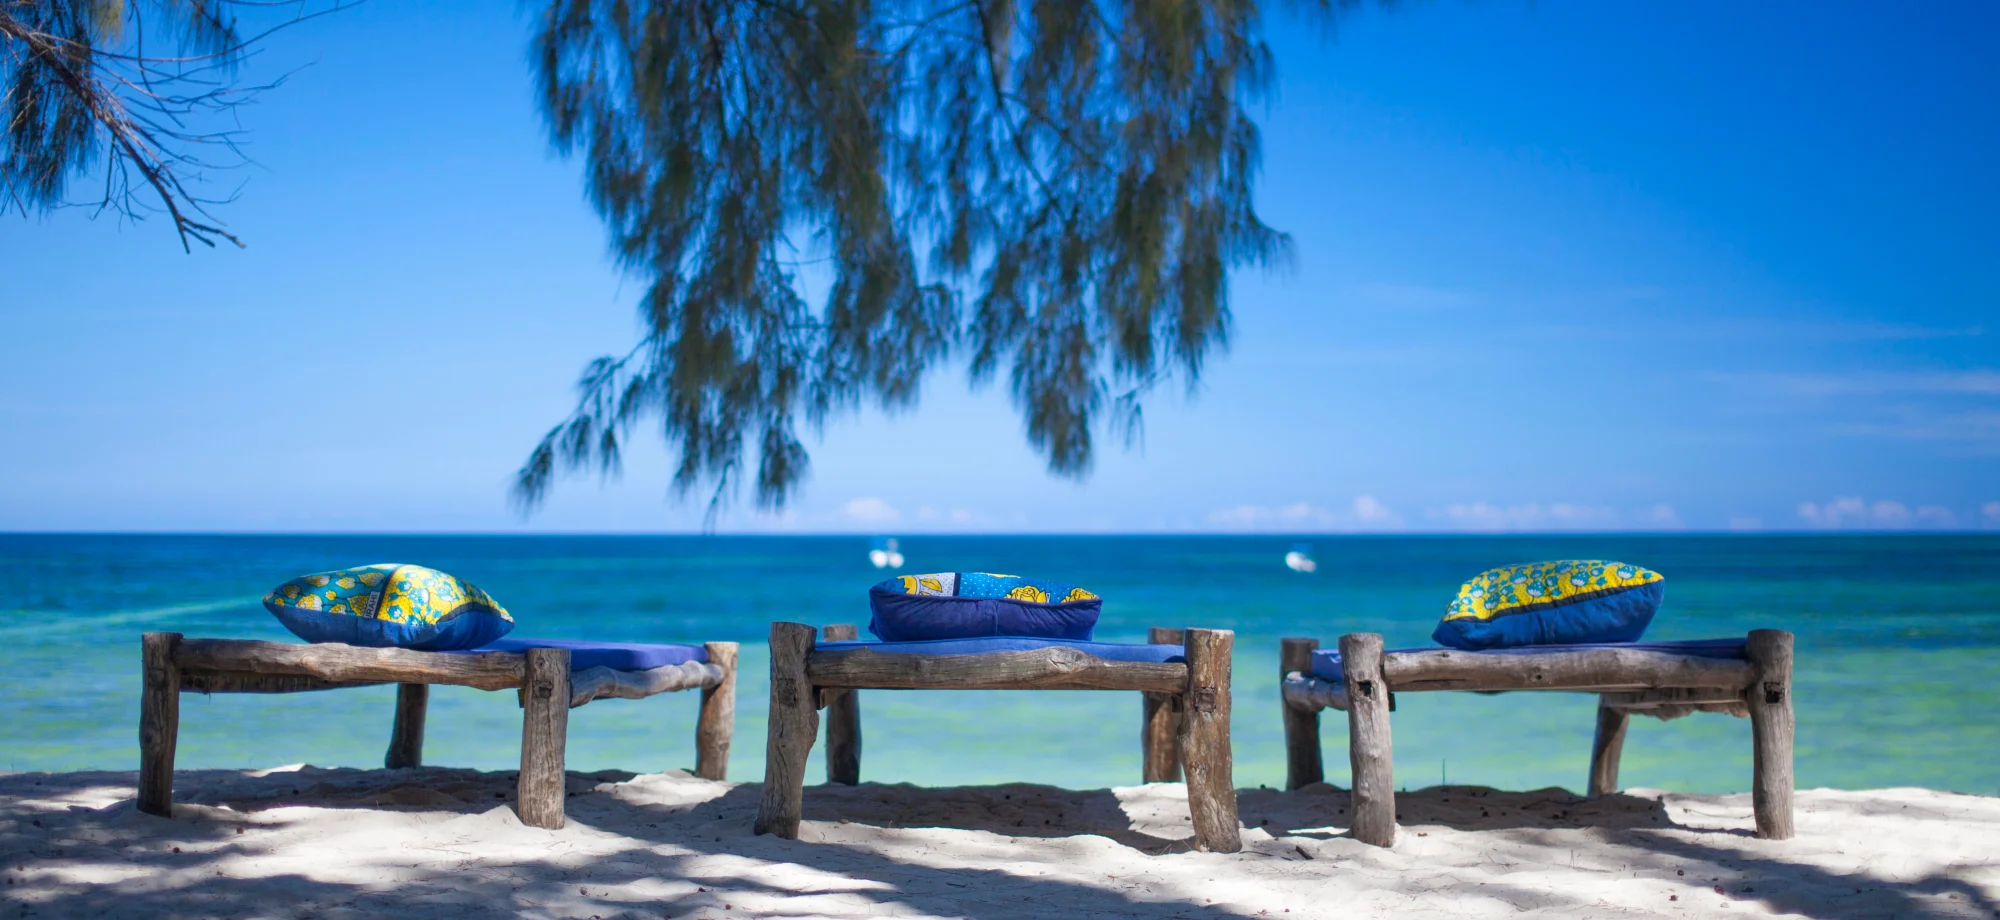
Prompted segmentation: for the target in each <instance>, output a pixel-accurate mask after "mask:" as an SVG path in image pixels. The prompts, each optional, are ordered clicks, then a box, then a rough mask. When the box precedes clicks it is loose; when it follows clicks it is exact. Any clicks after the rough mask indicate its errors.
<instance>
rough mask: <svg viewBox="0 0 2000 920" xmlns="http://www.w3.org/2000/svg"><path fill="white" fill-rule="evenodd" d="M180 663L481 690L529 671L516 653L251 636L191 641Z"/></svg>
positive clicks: (514, 682)
mask: <svg viewBox="0 0 2000 920" xmlns="http://www.w3.org/2000/svg"><path fill="white" fill-rule="evenodd" d="M174 663H175V664H177V665H179V666H180V667H181V668H183V669H186V670H191V671H253V672H256V673H259V674H298V675H303V676H306V677H317V678H320V679H322V680H335V681H382V682H387V683H406V684H457V685H461V686H466V687H478V688H479V689H481V690H505V689H507V688H509V687H519V686H521V679H522V675H523V673H524V672H525V670H526V664H525V660H524V659H523V657H522V656H521V655H520V654H519V653H516V652H482V653H480V654H477V655H463V654H450V653H445V652H417V651H411V650H409V649H401V648H361V647H360V646H354V645H340V644H337V643H325V644H319V645H293V644H290V643H285V642H260V641H256V640H250V639H185V640H182V642H181V643H180V647H179V649H178V650H177V651H176V652H175V653H174Z"/></svg>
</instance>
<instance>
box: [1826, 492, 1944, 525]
mask: <svg viewBox="0 0 2000 920" xmlns="http://www.w3.org/2000/svg"><path fill="white" fill-rule="evenodd" d="M1799 520H1801V521H1803V522H1805V524H1806V525H1807V526H1809V527H1815V528H1818V529H1821V530H1934V529H1941V528H1950V527H1955V526H1957V525H1958V515H1957V514H1954V513H1953V512H1952V510H1951V509H1949V508H1946V507H1943V506H1941V505H1919V506H1917V507H1916V508H1911V507H1910V506H1908V505H1905V504H1903V503H1902V502H1899V501H1895V500H1893V499H1877V500H1875V501H1865V500H1863V499H1862V498H1861V496H1858V495H1847V496H1842V497H1839V498H1836V499H1834V500H1832V501H1829V502H1800V503H1799Z"/></svg>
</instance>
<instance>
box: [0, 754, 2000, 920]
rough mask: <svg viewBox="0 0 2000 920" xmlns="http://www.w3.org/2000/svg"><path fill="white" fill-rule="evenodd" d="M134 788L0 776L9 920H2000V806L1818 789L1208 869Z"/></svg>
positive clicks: (644, 813) (988, 822)
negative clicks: (150, 799) (1784, 804)
mask: <svg viewBox="0 0 2000 920" xmlns="http://www.w3.org/2000/svg"><path fill="white" fill-rule="evenodd" d="M133 782H134V774H131V773H114V772H95V773H92V772H84V773H55V774H41V773H16V774H9V775H6V776H0V874H4V883H0V911H4V914H0V915H4V916H5V917H9V918H11V917H81V916H91V917H99V916H102V917H147V918H164V917H256V918H266V917H268V918H342V917H357V918H358V917H408V918H424V920H429V918H444V917H489V916H491V917H498V916H521V917H561V918H598V920H610V918H663V917H672V918H683V917H787V918H805V917H885V916H893V917H969V918H1003V917H1083V916H1102V917H1190V918H1200V917H1279V916H1296V917H1377V916H1385V917H1386V916H1395V917H1454V918H1462V917H1487V916H1508V917H1513V916H1548V917H1600V916H1661V917H1687V916H1764V915H1774V916H1786V917H1816V918H1817V917H1827V918H1832V917H1839V918H1848V917H1992V916H1995V915H1996V912H2000V799H1994V798H1988V797H1980V796H1967V795H1955V794H1950V793H1943V792H1934V791H1930V790H1923V789H1885V790H1875V791H1868V792H1845V791H1836V790H1809V791H1803V792H1801V793H1800V794H1799V796H1798V828H1799V835H1798V837H1797V838H1796V839H1793V840H1789V841H1782V842H1772V841H1763V840H1758V839H1755V838H1754V837H1752V836H1751V835H1750V827H1751V822H1750V808H1749V801H1748V798H1747V797H1746V796H1743V795H1724V796H1702V795H1682V794H1678V793H1665V792H1659V791H1648V790H1633V791H1631V792H1628V793H1626V794H1623V795H1617V796H1610V797H1606V798H1603V799H1599V800H1595V801H1591V800H1584V799H1581V798H1579V797H1577V796H1575V795H1572V794H1570V793H1568V792H1565V791H1562V790H1559V789H1547V790H1540V791H1535V792H1498V791H1494V790H1490V789H1483V788H1475V787H1440V788H1431V789H1423V790H1417V791H1412V792H1409V793H1407V794H1405V795H1404V796H1402V797H1401V798H1400V799H1399V806H1400V810H1401V813H1402V821H1401V825H1402V828H1403V833H1402V836H1401V838H1400V840H1399V841H1398V842H1397V844H1396V846H1395V847H1394V848H1393V849H1388V850H1382V849H1377V848H1374V847H1369V846H1365V845H1362V844H1360V843H1358V842H1356V841H1354V840H1351V839H1348V838H1347V837H1345V836H1344V832H1345V828H1344V821H1345V808H1346V804H1347V796H1346V794H1345V793H1343V792H1341V791H1339V790H1337V789H1334V788H1332V787H1330V786H1312V787H1308V788H1306V789H1303V790H1300V791H1297V792H1291V793H1282V792H1277V791H1272V790H1264V789H1247V790H1243V791H1242V793H1241V805H1242V816H1243V823H1244V825H1245V826H1246V827H1247V828H1248V831H1247V832H1246V833H1245V838H1244V839H1245V849H1244V851H1243V852H1242V853H1238V854H1232V855H1217V854H1210V853H1194V852H1185V851H1184V850H1183V846H1182V845H1181V844H1179V843H1178V841H1180V840H1182V839H1183V838H1185V837H1187V836H1188V835H1189V834H1190V833H1191V830H1190V828H1189V826H1188V819H1187V812H1186V803H1185V798H1184V792H1183V790H1182V787H1180V786H1179V785H1174V784H1158V785H1152V786H1135V787H1127V788H1118V789H1110V790H1091V791H1071V790H1064V789H1056V788H1051V787H1046V786H1034V785H1006V786H983V787H964V788H934V789H933V788H919V787H913V786H884V785H875V784H864V785H861V786H858V787H831V786H826V787H812V788H809V789H808V790H807V795H806V819H807V820H806V824H805V826H804V829H803V831H802V834H801V839H800V840H797V841H785V840H778V839H775V838H771V837H757V836H753V835H752V834H751V833H750V824H751V818H752V815H753V814H754V812H755V808H756V800H757V796H758V794H759V787H758V786H757V785H756V784H754V783H720V782H710V781H706V780H701V779H696V778H694V777H692V776H690V775H688V774H685V773H681V772H669V773H663V774H650V775H636V776H635V775H632V774H626V773H616V772H601V773H596V774H575V773H573V774H571V775H570V777H569V782H570V794H571V798H570V799H569V815H570V822H569V825H568V826H567V827H566V828H564V829H562V830H560V831H544V830H538V829H535V828H530V827H526V826H523V825H522V824H521V823H520V821H519V820H518V819H517V818H516V817H515V815H514V813H513V811H512V809H511V808H510V807H509V806H508V804H507V800H508V797H509V796H510V794H511V789H512V786H513V778H512V776H511V774H508V773H504V772H492V773H484V772H478V771H472V770H454V769H443V768H420V769H416V770H401V771H389V770H350V769H338V770H326V769H319V768H314V767H307V766H291V767H281V768H277V769H273V770H258V771H219V770H209V771H188V772H184V773H182V774H180V776H179V783H178V788H179V793H178V794H179V797H180V803H181V804H179V805H178V806H177V811H176V816H175V817H174V818H173V819H171V820H168V819H162V818H156V817H151V816H147V815H144V814H140V813H138V812H137V811H135V810H134V809H133V806H132V794H133Z"/></svg>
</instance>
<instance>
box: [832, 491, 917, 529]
mask: <svg viewBox="0 0 2000 920" xmlns="http://www.w3.org/2000/svg"><path fill="white" fill-rule="evenodd" d="M840 513H841V514H842V515H844V516H845V517H846V518H847V519H848V520H849V521H852V522H854V523H856V524H894V523H896V522H897V521H900V520H902V519H903V513H902V512H900V511H897V510H896V506H894V505H891V504H889V503H888V502H885V501H883V500H881V499H879V498H872V497H871V498H857V499H854V500H852V501H850V502H848V503H847V504H846V506H844V507H842V508H841V510H840Z"/></svg>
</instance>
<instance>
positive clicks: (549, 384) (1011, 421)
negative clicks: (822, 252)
mask: <svg viewBox="0 0 2000 920" xmlns="http://www.w3.org/2000/svg"><path fill="white" fill-rule="evenodd" d="M530 6H532V4H530ZM528 33H529V25H528V22H527V20H526V19H525V18H524V16H523V15H521V14H519V13H516V12H514V11H511V10H506V9H504V8H502V7H496V5H495V4H491V3H472V2H466V3H431V4H405V3H386V2H384V3H369V4H364V5H362V6H361V7H359V8H357V9H354V10H350V11H348V12H345V13H342V14H339V15H337V16H333V17H329V18H325V19H321V20H318V21H316V22H314V23H311V24H308V25H306V26H303V27H301V28H298V29H294V30H291V31H289V32H286V33H282V34H281V35H280V36H279V37H278V38H276V39H275V40H273V41H272V42H271V43H270V44H269V45H268V47H267V48H266V49H265V51H264V52H263V57H262V59H261V66H263V67H266V68H270V69H273V70H276V69H283V68H289V67H292V66H297V65H302V64H303V65H309V66H306V67H305V68H304V69H303V70H302V71H301V72H299V73H297V74H296V75H295V76H293V77H292V78H291V79H290V80H289V81H288V82H287V83H286V84H285V85H284V86H282V87H280V88H279V89H277V90H275V91H272V92H271V93H269V94H267V95H266V96H265V97H264V98H263V100H262V102H261V103H260V104H258V105H257V106H256V107H255V108H254V109H252V110H251V111H249V112H248V113H247V114H246V115H245V117H244V121H245V127H246V128H247V129H248V130H249V131H250V132H251V141H252V147H251V152H252V155H253V156H254V157H255V159H256V161H257V165H256V166H255V167H254V168H251V169H248V170H244V171H241V172H239V173H236V174H232V175H228V176H225V177H223V182H224V183H225V185H224V188H225V189H226V188H227V187H229V186H233V185H235V184H239V183H240V184H241V186H242V188H241V193H240V197H239V198H238V200H236V201H235V202H234V203H232V204H229V205H228V206H226V208H225V209H223V210H222V211H221V216H222V217H223V218H224V219H225V220H226V221H227V222H228V223H229V226H230V227H231V229H232V230H234V231H236V232H238V233H239V234H241V235H242V236H243V237H244V238H245V239H246V240H248V241H249V243H250V248H248V249H247V250H242V251H233V250H232V251H221V250H217V251H201V252H196V253H195V254H193V255H184V254H182V253H181V251H180V249H179V247H178V245H177V244H176V243H175V242H174V240H173V239H172V238H171V235H170V233H169V231H168V228H167V227H165V226H164V225H163V224H161V223H160V222H159V221H150V222H147V223H143V224H138V225H127V224H121V223H119V222H117V221H115V220H112V219H109V218H100V219H97V220H94V221H93V220H90V219H87V216H86V215H85V214H84V213H82V212H79V211H67V212H62V213H58V214H56V215H54V216H52V217H48V218H28V219H23V218H20V217H18V216H9V217H6V218H4V219H0V432H4V434H0V443H4V446H5V450H0V529H7V530H169V531H181V530H199V531H520V530H532V531H687V530H693V529H697V528H698V527H699V526H700V520H701V513H702V510H703V509H702V507H701V505H700V503H699V502H697V503H695V504H694V505H692V506H686V505H681V504H677V503H675V502H674V501H672V500H671V499H670V498H669V497H668V489H667V485H666V480H667V475H666V472H665V465H666V458H665V454H664V451H662V450H661V449H659V448H658V446H657V444H656V443H653V442H647V443H646V444H645V445H644V446H642V447H641V448H640V449H638V450H635V451H634V452H633V454H632V455H631V456H630V458H629V459H628V464H627V471H626V474H625V476H624V477H623V478H622V479H620V480H618V481H616V482H612V483H609V484H600V483H599V482H597V481H596V480H594V479H590V478H577V479H573V480H568V481H565V482H564V483H563V484H561V485H560V486H559V487H558V488H557V490H556V492H555V494H554V496H553V498H552V500H551V502H550V503H549V505H548V507H547V508H546V509H545V510H544V511H543V512H541V513H540V514H538V515H536V516H534V517H532V518H527V519H523V518H521V517H520V516H519V515H517V514H516V513H514V511H512V510H511V509H510V508H509V506H508V505H507V503H506V486H507V483H508V481H509V477H510V476H511V474H512V472H513V471H514V469H515V468H516V467H517V466H518V465H519V463H520V462H521V460H522V458H523V457H524V456H525V455H526V452H527V451H528V449H529V448H530V447H531V446H532V445H533V444H534V442H535V440H536V439H537V438H538V437H539V436H540V434H541V433H542V431H544V430H545V429H546V428H547V427H548V426H549V425H550V424H552V423H554V422H555V421H556V420H557V419H559V418H560V417H562V415H563V414H564V413H565V412H566V411H567V410H568V408H569V403H570V400H571V393H572V384H573V382H574V380H575V378H576V375H577V372H578V371H579V370H580V369H581V368H582V367H583V365H584V364H585V362H587V361H588V360H589V359H590V358H592V357H595V356H597V355H599V354H604V353H609V352H622V351H623V350H624V349H625V348H626V347H628V346H629V344H630V343H631V342H632V341H633V340H634V337H635V335H636V332H637V324H636V319H635V315H634V310H633V304H634V302H635V301H636V298H637V295H638V293H639V290H640V285H639V284H637V283H635V282H633V281H631V280H630V279H621V278H620V276H619V275H618V273H617V272H616V271H615V270H614V269H613V268H612V267H611V266H610V264H609V261H608V260H607V259H606V258H605V255H604V253H605V250H604V234H603V231H602V229H601V225H600V224H599V223H598V221H597V220H596V218H595V217H594V216H593V215H592V213H591V212H590V210H589V209H588V207H587V206H586V205H585V204H584V202H583V199H582V194H581V188H582V184H581V178H580V170H579V167H578V166H577V164H575V163H573V162H566V161H564V160H562V159H560V158H558V157H557V156H555V155H554V154H553V153H552V152H551V150H550V148H549V146H548V143H547V141H546V137H545V135H544V134H543V132H542V129H541V127H540V125H539V122H538V120H537V116H536V115H535V112H534V108H533V105H532V95H531V93H530V88H529V77H528V70H527V67H526V64H525V46H526V41H527V36H528ZM1269 37H1270V39H1271V41H1272V43H1273V47H1274V50H1275V51H1276V54H1277V63H1278V73H1279V82H1278V92H1277V95H1276V97H1275V98H1274V99H1273V100H1272V101H1271V103H1270V104H1269V105H1268V106H1267V107H1265V108H1264V109H1262V110H1261V111H1260V113H1259V120H1260V123H1261V124H1262V126H1263V129H1264V132H1265V135H1264V137H1265V158H1264V171H1263V177H1262V180H1261V184H1260V188H1259V200H1260V208H1261V210H1262V213H1263V214H1264V216H1265V218H1266V220H1267V221H1269V222H1270V223H1272V224H1274V225H1275V226H1277V227H1279V228H1280V229H1283V230H1285V231H1288V232H1289V233H1291V234H1292V236H1293V238H1294V241H1295V246H1296V253H1297V262H1296V265H1295V266H1294V268H1293V269H1292V270H1290V271H1288V272H1284V273H1281V274H1277V275H1259V274H1244V275H1240V276H1239V277H1238V278H1237V279H1236V281H1235V284H1234V289H1233V291H1234V292H1233V308H1234V312H1235V317H1236V324H1235V328H1234V333H1233V336H1232V343H1231V348H1230V351H1229V353H1228V354H1226V355H1225V356H1223V357H1221V358H1220V359H1219V360H1217V361H1215V362H1213V363H1212V364H1211V366H1210V369H1209V371H1208V373H1207V375H1206V377H1205V379H1204V381H1203V385H1202V388H1201V390H1200V392H1198V393H1197V394H1194V396H1193V397H1192V398H1183V397H1181V396H1180V395H1179V394H1178V393H1163V394H1161V395H1160V396H1159V397H1157V398H1156V399H1155V400H1154V401H1153V402H1152V403H1150V404H1149V405H1148V407H1147V411H1146V418H1147V423H1146V436H1145V441H1144V444H1143V446H1142V448H1141V449H1138V450H1134V451H1130V452H1124V451H1119V450H1117V449H1115V448H1113V449H1110V450H1107V451H1105V452H1104V453H1103V455H1102V456H1101V457H1100V459H1099V462H1098V463H1097V466H1096V470H1095V473H1094V475H1093V476H1092V477H1091V478H1090V479H1089V480H1087V481H1085V482H1082V483H1076V482H1071V481H1067V480H1059V479H1053V478H1051V477H1049V476H1048V475H1047V474H1046V473H1044V472H1043V467H1042V465H1041V463H1040V462H1039V461H1038V460H1037V458H1036V457H1035V456H1034V455H1033V454H1032V453H1031V452H1030V451H1029V450H1028V449H1027V447H1026V446H1025V443H1024V440H1023V437H1022V430H1021V423H1020V421H1019V420H1018V418H1017V417H1016V416H1015V414H1014V412H1013V410H1012V408H1011V407H1010V406H1009V405H1008V402H1007V399H1006V397H1005V394H1004V392H1002V391H1000V390H996V389H988V390H983V391H978V392H972V391H969V390H968V389H967V386H966V383H965V377H964V374H963V372H962V370H961V369H955V368H954V369H945V370H942V371H940V372H939V373H937V374H936V375H935V376H934V377H933V378H932V379H931V380H929V381H928V382H927V384H926V390H925V395H924V399H923V403H922V406H921V407H920V408H919V409H918V410H916V411H914V412H911V413H907V414H903V415H900V416H896V417H893V418H891V417H884V416H882V415H880V414H878V413H872V412H864V413H862V414H859V415H856V416H853V417H850V418H846V419H842V420H839V421H837V422H836V423H834V424H833V425H832V426H830V427H829V428H828V429H827V430H826V431H825V432H824V434H823V436H820V437H818V438H817V439H816V440H815V441H814V442H813V443H812V445H811V446H812V447H813V464H814V466H813V474H812V477H811V479H810V480H809V481H808V482H807V485H806V487H805V490H804V491H803V493H802V494H801V495H800V496H799V498H798V500H797V501H796V503H795V505H794V507H793V508H792V509H791V510H790V511H788V512H787V513H785V514H783V515H779V516H771V515H759V514H756V513H754V512H753V511H752V510H751V509H750V508H748V507H747V503H739V504H738V505H737V506H736V507H735V508H733V509H732V510H731V511H729V512H728V513H726V514H725V515H724V517H723V518H722V528H723V529H724V530H729V531H753V530H797V531H867V532H881V533H896V532H915V531H931V530H942V531H1036V532H1057V531H1131V532H1149V531H1163V530H1164V531H1292V532H1299V531H1314V532H1318V531H1350V530H1362V531H1404V530H1409V531H1461V530H1481V531H1485V530H1675V529H1686V530H1699V531H1709V530H1776V531H1791V530H1817V529H1828V528H1866V529H1892V530H1893V529H1924V528H1956V529H1988V528H2000V347H1996V346H1997V345H2000V323H1996V319H1995V318H1996V316H2000V311H1996V310H1995V306H1996V298H2000V269H1997V268H1996V266H2000V258H1996V256H1995V253H1996V252H2000V221H1996V219H1995V216H1994V215H1995V214H1996V213H2000V174H1996V172H1995V170H1994V169H1993V168H1992V164H1994V163H1995V162H2000V121H1997V120H1996V119H1995V118H1994V117H1993V113H1995V112H1996V111H2000V13H1996V11H1995V9H1994V8H1993V7H1992V6H1991V5H1990V4H1987V3H1979V2H1965V3H1932V4H1923V5H1918V6H1915V7H1894V8H1891V7H1884V6H1882V5H1880V4H1862V3H1804V2H1797V3H1778V2H1773V3H1759V4H1729V3H1721V2H1696V3H1670V2H1655V3H1638V2H1634V3H1619V4H1601V3H1592V2H1584V0H1538V2H1536V3H1533V4H1528V3H1522V2H1503V0H1489V2H1482V3H1456V2H1433V3H1424V4H1404V5H1402V6H1401V7H1400V8H1398V9H1397V10H1394V11H1391V12H1387V13H1383V12H1378V11H1372V10H1371V11H1367V12H1364V13H1361V14H1358V15H1355V16H1352V17H1350V18H1348V19H1347V20H1346V21H1345V23H1344V24H1343V25H1342V27H1341V28H1340V30H1339V31H1338V34H1337V35H1335V36H1333V37H1332V38H1331V39H1328V38H1324V37H1322V36H1321V35H1320V34H1319V33H1318V32H1317V31H1316V30H1313V29H1310V28H1300V27H1298V25H1297V24H1296V23H1290V22H1286V21H1284V20H1282V19H1280V20H1276V21H1274V22H1273V23H1272V27H1271V28H1270V30H1269Z"/></svg>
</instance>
